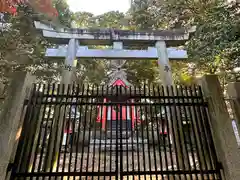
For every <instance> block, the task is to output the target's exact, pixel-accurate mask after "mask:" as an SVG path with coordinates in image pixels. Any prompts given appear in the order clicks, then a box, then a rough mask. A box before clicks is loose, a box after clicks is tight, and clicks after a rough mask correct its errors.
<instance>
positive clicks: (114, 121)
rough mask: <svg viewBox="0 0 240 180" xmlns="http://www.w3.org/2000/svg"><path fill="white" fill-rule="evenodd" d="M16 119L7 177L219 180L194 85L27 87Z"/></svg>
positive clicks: (201, 103)
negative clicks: (19, 117) (16, 131)
mask: <svg viewBox="0 0 240 180" xmlns="http://www.w3.org/2000/svg"><path fill="white" fill-rule="evenodd" d="M23 113H25V119H24V124H23V127H22V132H21V136H20V139H19V144H18V149H17V153H16V157H15V162H14V164H13V167H12V169H11V171H12V173H11V178H12V179H25V178H30V179H63V178H64V179H68V180H69V179H74V180H75V179H104V180H105V179H139V180H140V179H159V180H163V179H169V180H170V179H184V180H186V179H190V180H195V179H199V180H202V179H221V176H220V170H221V169H220V166H219V163H218V161H217V157H216V151H215V148H214V145H213V140H212V136H211V132H210V124H209V119H208V109H207V103H206V102H205V101H204V99H203V96H202V92H201V89H200V87H174V88H173V87H169V88H165V89H164V87H154V86H151V87H149V86H143V87H129V88H124V87H120V86H115V87H106V86H102V87H96V86H95V87H90V86H85V87H84V86H82V87H79V86H77V85H72V86H67V87H65V86H64V85H61V86H60V85H55V84H53V85H35V86H34V88H33V91H32V95H31V98H30V100H28V101H26V103H25V105H24V111H23ZM109 117H110V118H109Z"/></svg>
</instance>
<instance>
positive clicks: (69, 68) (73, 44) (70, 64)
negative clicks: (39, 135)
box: [43, 39, 79, 172]
mask: <svg viewBox="0 0 240 180" xmlns="http://www.w3.org/2000/svg"><path fill="white" fill-rule="evenodd" d="M78 47H79V45H78V41H77V40H76V39H70V41H69V44H68V49H67V56H66V59H65V69H64V70H63V73H62V79H61V84H64V85H65V88H64V94H67V91H68V86H69V85H70V84H72V83H73V82H74V81H75V79H74V78H75V76H76V66H77V61H76V53H77V48H78ZM69 88H70V89H69V92H70V94H71V93H72V89H71V88H72V87H69ZM55 111H56V112H55V118H54V120H53V124H52V134H51V136H50V137H49V142H50V144H49V149H50V150H49V153H48V154H46V156H47V157H48V158H46V159H45V161H44V165H43V167H44V168H45V169H46V171H47V172H48V171H50V169H51V167H53V171H56V162H57V161H58V153H59V152H58V149H59V147H61V146H62V139H61V134H62V131H61V130H62V128H63V127H64V126H65V124H66V121H65V119H64V106H61V107H60V105H59V107H56V108H55ZM67 111H70V109H69V108H67ZM55 134H57V136H56V137H55V136H54V135H55ZM54 147H56V148H55V151H54Z"/></svg>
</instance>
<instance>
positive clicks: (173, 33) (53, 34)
mask: <svg viewBox="0 0 240 180" xmlns="http://www.w3.org/2000/svg"><path fill="white" fill-rule="evenodd" d="M35 27H36V28H37V29H39V30H41V31H42V33H43V36H44V37H45V38H47V39H48V40H49V41H51V42H53V43H57V44H67V43H68V41H69V39H71V38H75V39H78V40H80V43H81V45H112V42H113V41H122V42H123V45H125V46H134V45H135V46H143V45H144V46H152V45H155V43H156V41H160V40H164V41H165V42H166V44H167V46H180V45H183V44H184V43H185V42H186V41H187V40H188V39H189V38H190V36H191V34H192V33H194V32H195V27H192V28H190V29H187V28H182V29H175V30H146V31H131V30H118V29H110V28H108V29H100V28H99V29H83V28H57V27H53V26H50V25H47V24H43V23H41V22H38V21H35Z"/></svg>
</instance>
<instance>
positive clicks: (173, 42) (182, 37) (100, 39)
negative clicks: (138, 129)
mask: <svg viewBox="0 0 240 180" xmlns="http://www.w3.org/2000/svg"><path fill="white" fill-rule="evenodd" d="M35 27H36V28H37V29H39V30H41V31H42V33H43V36H44V37H45V38H47V39H48V40H50V41H52V42H55V43H56V42H57V43H59V44H67V43H68V45H67V46H65V47H63V46H62V47H59V48H48V49H47V50H46V53H45V56H46V57H55V58H63V57H65V58H66V60H65V67H66V69H65V70H64V72H63V75H62V82H63V83H65V84H69V83H71V81H72V76H73V71H74V68H75V67H76V61H75V60H76V58H80V59H81V58H97V59H101V58H102V59H126V60H127V59H149V60H153V59H158V65H159V69H160V75H161V79H162V83H163V85H165V86H169V85H172V84H173V81H172V73H171V68H170V65H169V59H170V60H183V59H187V58H188V56H187V52H186V51H185V50H178V49H176V48H167V46H169V47H171V46H172V47H173V46H179V45H183V44H184V43H185V42H186V41H187V40H188V39H189V37H190V34H191V33H192V32H194V31H195V29H194V28H192V29H190V30H175V31H152V32H133V31H124V30H112V29H108V30H106V29H105V30H101V29H99V30H90V29H63V28H60V29H58V30H55V29H54V28H53V27H51V26H50V25H46V24H43V23H41V22H35ZM80 44H81V46H80ZM85 45H113V48H112V49H89V48H88V46H85ZM125 45H127V46H138V45H140V46H145V49H146V50H129V49H123V47H124V46H125ZM146 46H147V47H146Z"/></svg>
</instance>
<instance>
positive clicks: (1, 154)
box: [0, 72, 35, 180]
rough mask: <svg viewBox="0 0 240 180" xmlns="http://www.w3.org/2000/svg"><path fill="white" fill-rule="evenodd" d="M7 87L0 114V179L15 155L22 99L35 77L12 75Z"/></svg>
mask: <svg viewBox="0 0 240 180" xmlns="http://www.w3.org/2000/svg"><path fill="white" fill-rule="evenodd" d="M12 79H13V80H12V81H11V83H10V86H9V87H8V95H7V97H6V99H5V101H4V102H5V104H4V106H3V111H2V112H1V114H0V180H5V178H6V172H7V166H8V164H9V163H10V158H11V156H15V154H13V153H15V150H16V149H15V148H16V147H17V145H16V144H17V142H18V139H17V134H19V132H20V131H21V126H22V124H21V123H22V122H21V119H20V117H21V114H22V109H23V105H24V100H25V99H26V98H27V96H28V95H29V94H30V92H31V91H30V90H31V87H32V84H33V83H34V81H35V77H33V76H31V75H30V74H27V73H25V72H18V73H15V74H14V75H13V78H12Z"/></svg>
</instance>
